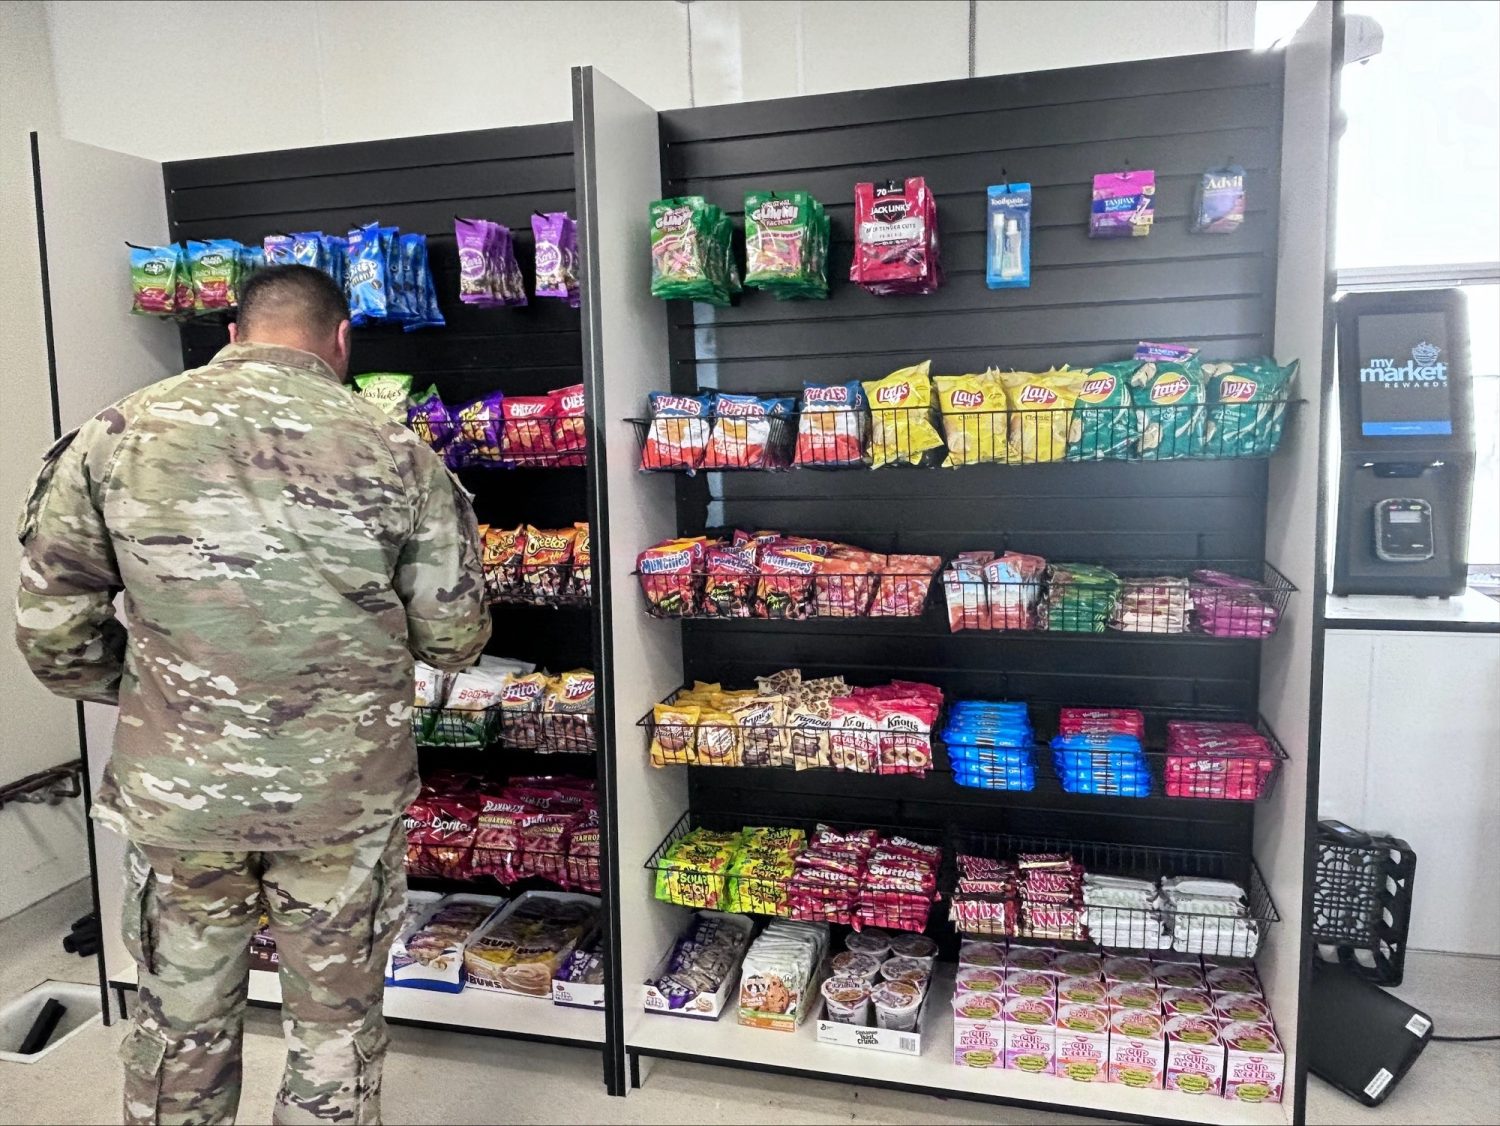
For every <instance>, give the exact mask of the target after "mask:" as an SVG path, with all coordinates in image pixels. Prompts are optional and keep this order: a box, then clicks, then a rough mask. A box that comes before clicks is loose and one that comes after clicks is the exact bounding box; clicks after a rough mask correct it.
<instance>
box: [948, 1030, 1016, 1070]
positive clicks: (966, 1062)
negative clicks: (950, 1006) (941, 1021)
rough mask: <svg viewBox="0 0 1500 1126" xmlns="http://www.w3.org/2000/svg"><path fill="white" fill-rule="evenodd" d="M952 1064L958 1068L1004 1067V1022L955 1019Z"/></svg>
mask: <svg viewBox="0 0 1500 1126" xmlns="http://www.w3.org/2000/svg"><path fill="white" fill-rule="evenodd" d="M953 1062H954V1063H955V1064H956V1065H957V1066H959V1067H1004V1066H1005V1022H1004V1021H999V1020H993V1021H975V1020H958V1019H956V1018H955V1020H954V1021H953Z"/></svg>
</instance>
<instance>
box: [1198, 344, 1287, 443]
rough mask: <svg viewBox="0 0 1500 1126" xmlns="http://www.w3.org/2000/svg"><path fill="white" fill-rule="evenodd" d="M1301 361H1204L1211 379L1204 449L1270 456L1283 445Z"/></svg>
mask: <svg viewBox="0 0 1500 1126" xmlns="http://www.w3.org/2000/svg"><path fill="white" fill-rule="evenodd" d="M1297 367H1298V363H1297V361H1296V360H1293V361H1292V362H1291V363H1290V364H1288V365H1287V366H1286V367H1281V366H1279V365H1278V364H1277V363H1276V361H1275V360H1273V359H1271V358H1270V357H1269V356H1262V357H1261V358H1260V359H1257V360H1249V361H1244V362H1236V363H1229V362H1222V361H1211V362H1205V363H1204V364H1203V376H1204V379H1205V380H1207V382H1208V403H1209V406H1208V422H1207V424H1206V427H1205V431H1204V448H1205V450H1206V452H1207V453H1208V455H1209V456H1210V457H1266V456H1268V455H1269V454H1272V453H1274V452H1275V451H1276V447H1277V446H1278V445H1280V444H1281V428H1282V423H1283V422H1284V420H1285V416H1286V404H1287V399H1288V396H1289V394H1290V388H1291V382H1292V380H1293V379H1294V378H1295V377H1296V374H1297Z"/></svg>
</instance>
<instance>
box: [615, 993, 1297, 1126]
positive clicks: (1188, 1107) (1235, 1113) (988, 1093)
mask: <svg viewBox="0 0 1500 1126" xmlns="http://www.w3.org/2000/svg"><path fill="white" fill-rule="evenodd" d="M934 988H936V989H937V990H938V995H937V996H936V997H935V998H933V1002H934V1003H933V1005H932V1007H931V1009H930V1010H929V1012H928V1027H927V1028H926V1029H924V1030H923V1033H922V1039H923V1041H924V1045H923V1049H922V1054H921V1055H920V1056H903V1055H896V1054H894V1053H890V1052H875V1051H870V1050H867V1049H862V1048H847V1047H843V1046H841V1045H838V1044H822V1043H819V1042H818V1038H817V1022H816V1021H815V1020H814V1019H812V1018H811V1017H809V1018H808V1020H807V1021H806V1022H805V1023H804V1024H803V1025H802V1027H801V1028H799V1029H798V1030H797V1031H796V1032H769V1031H766V1030H764V1029H759V1028H746V1027H744V1026H742V1025H740V1024H739V1023H737V1021H736V1020H735V1002H736V998H734V997H731V998H730V1004H729V1005H728V1006H726V1007H725V1010H724V1012H723V1014H722V1015H721V1016H720V1017H719V1019H718V1020H717V1021H713V1022H709V1021H702V1020H689V1019H687V1018H685V1017H672V1016H662V1015H660V1014H655V1013H647V1012H644V1011H641V1012H640V1013H639V1014H638V1015H637V1016H636V1019H635V1024H634V1027H632V1028H628V1029H627V1032H626V1036H625V1043H626V1044H627V1045H628V1050H629V1051H632V1052H639V1053H641V1054H644V1055H665V1056H668V1057H671V1058H679V1059H692V1060H695V1061H698V1062H702V1063H719V1064H722V1063H725V1062H726V1061H732V1062H733V1063H744V1064H754V1065H758V1066H761V1067H766V1068H774V1069H777V1070H780V1071H787V1072H794V1073H796V1074H799V1075H806V1076H808V1077H810V1078H815V1079H829V1080H833V1081H835V1082H841V1081H842V1082H850V1081H852V1082H859V1081H861V1080H871V1081H874V1082H877V1083H881V1084H901V1085H903V1086H905V1087H911V1088H917V1089H921V1090H926V1091H930V1092H931V1093H932V1094H934V1095H941V1096H947V1097H959V1098H962V1097H964V1096H966V1095H972V1096H980V1097H989V1098H998V1099H1013V1100H1016V1101H1018V1102H1029V1103H1039V1104H1047V1105H1051V1106H1055V1107H1056V1108H1058V1109H1059V1110H1063V1111H1066V1110H1079V1111H1083V1112H1085V1113H1091V1114H1097V1115H1139V1116H1142V1117H1147V1118H1161V1119H1170V1120H1174V1121H1183V1122H1204V1123H1211V1124H1215V1126H1286V1123H1287V1122H1288V1121H1289V1120H1290V1115H1291V1105H1290V1104H1289V1103H1288V1104H1280V1103H1276V1104H1270V1105H1264V1104H1263V1105H1259V1106H1256V1105H1252V1104H1249V1103H1240V1102H1230V1101H1229V1100H1227V1099H1222V1098H1209V1097H1206V1096H1203V1097H1198V1096H1193V1095H1184V1094H1180V1093H1178V1092H1176V1091H1139V1090H1136V1089H1134V1088H1131V1087H1122V1086H1119V1085H1111V1084H1107V1083H1075V1082H1072V1081H1070V1080H1067V1079H1060V1078H1058V1077H1056V1076H1052V1075H1027V1074H1024V1073H1022V1072H1019V1071H1003V1070H995V1069H980V1068H970V1067H957V1066H955V1065H954V1063H953V1010H952V1007H951V1006H950V1005H949V1004H948V999H949V998H950V997H951V996H952V993H953V967H952V966H944V965H940V966H939V967H938V976H937V978H935V979H934ZM628 1019H629V1017H627V1020H628ZM650 1081H651V1080H650V1078H649V1077H648V1078H647V1079H646V1083H648V1084H649V1083H650ZM1288 1091H1290V1085H1289V1086H1288Z"/></svg>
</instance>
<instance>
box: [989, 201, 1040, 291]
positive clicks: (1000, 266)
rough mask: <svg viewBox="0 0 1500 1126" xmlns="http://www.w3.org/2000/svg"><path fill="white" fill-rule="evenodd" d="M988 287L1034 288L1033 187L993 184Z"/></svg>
mask: <svg viewBox="0 0 1500 1126" xmlns="http://www.w3.org/2000/svg"><path fill="white" fill-rule="evenodd" d="M988 195H989V222H988V224H987V225H986V228H985V229H986V230H987V232H988V235H987V236H986V240H987V245H986V253H985V269H984V283H985V285H987V286H989V288H991V289H1022V288H1026V287H1028V286H1030V285H1031V185H1030V184H992V185H991V186H990V188H989V192H988Z"/></svg>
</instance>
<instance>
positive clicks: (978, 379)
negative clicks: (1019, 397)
mask: <svg viewBox="0 0 1500 1126" xmlns="http://www.w3.org/2000/svg"><path fill="white" fill-rule="evenodd" d="M932 382H933V385H934V387H936V389H937V399H938V407H939V409H940V410H941V411H942V414H943V436H944V437H945V438H946V439H947V442H948V456H947V457H945V458H944V459H943V465H944V467H945V468H948V469H953V468H956V467H958V466H960V465H979V464H982V463H984V462H1005V461H1008V460H1010V459H1009V454H1008V448H1009V442H1010V437H1009V431H1008V430H1007V427H1006V418H1007V415H1006V409H1005V407H1006V404H1005V384H1004V383H1002V382H1000V373H999V372H997V371H996V370H995V369H994V368H989V369H988V370H986V371H984V372H983V373H981V374H979V375H939V376H934V377H933V380H932Z"/></svg>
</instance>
